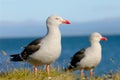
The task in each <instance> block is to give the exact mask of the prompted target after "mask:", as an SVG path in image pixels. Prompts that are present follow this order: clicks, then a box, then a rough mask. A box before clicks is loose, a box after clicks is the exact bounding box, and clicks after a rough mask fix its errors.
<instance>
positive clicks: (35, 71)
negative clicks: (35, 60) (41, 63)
mask: <svg viewBox="0 0 120 80" xmlns="http://www.w3.org/2000/svg"><path fill="white" fill-rule="evenodd" d="M34 75H35V76H36V75H37V67H36V66H34Z"/></svg>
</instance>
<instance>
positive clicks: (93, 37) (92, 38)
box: [90, 32, 107, 42]
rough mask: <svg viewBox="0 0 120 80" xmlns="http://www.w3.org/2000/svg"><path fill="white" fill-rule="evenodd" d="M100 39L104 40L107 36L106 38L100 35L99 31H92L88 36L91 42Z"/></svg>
mask: <svg viewBox="0 0 120 80" xmlns="http://www.w3.org/2000/svg"><path fill="white" fill-rule="evenodd" d="M101 40H104V41H106V40H107V38H106V37H103V36H102V35H101V34H100V33H98V32H94V33H92V34H91V36H90V41H91V42H99V41H101Z"/></svg>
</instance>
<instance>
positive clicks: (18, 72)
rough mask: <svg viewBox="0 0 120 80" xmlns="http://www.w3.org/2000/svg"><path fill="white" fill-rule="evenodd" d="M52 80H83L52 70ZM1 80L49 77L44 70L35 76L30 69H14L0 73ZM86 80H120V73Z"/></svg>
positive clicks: (76, 76)
mask: <svg viewBox="0 0 120 80" xmlns="http://www.w3.org/2000/svg"><path fill="white" fill-rule="evenodd" d="M49 76H50V77H51V78H52V79H51V80H82V79H80V78H79V75H77V74H72V73H70V72H63V71H58V70H56V69H51V71H50V75H49ZM0 80H48V75H47V73H46V72H45V71H44V70H39V71H38V75H37V76H34V74H33V72H32V71H30V70H28V69H14V70H13V71H8V72H6V73H0ZM84 80H120V73H116V74H109V75H105V76H103V77H93V78H91V79H90V78H89V77H87V78H86V79H84Z"/></svg>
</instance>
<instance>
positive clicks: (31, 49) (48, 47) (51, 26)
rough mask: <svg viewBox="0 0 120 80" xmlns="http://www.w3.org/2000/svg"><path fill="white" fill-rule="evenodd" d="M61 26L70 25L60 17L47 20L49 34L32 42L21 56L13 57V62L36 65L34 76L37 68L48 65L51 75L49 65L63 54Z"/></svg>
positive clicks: (54, 16) (15, 55)
mask: <svg viewBox="0 0 120 80" xmlns="http://www.w3.org/2000/svg"><path fill="white" fill-rule="evenodd" d="M60 24H70V22H69V21H68V20H65V19H63V18H62V17H60V16H56V15H52V16H50V17H48V18H47V20H46V26H47V34H46V35H45V36H44V37H43V38H39V39H36V40H34V41H32V42H31V43H30V44H28V46H26V47H25V49H24V50H23V51H22V52H21V53H20V54H13V55H11V59H10V60H11V61H15V62H16V61H27V62H29V63H30V64H32V65H34V74H35V75H36V74H37V66H42V65H46V72H47V73H48V74H49V65H50V64H51V63H53V62H54V61H55V60H56V59H58V58H59V56H60V53H61V33H60V30H59V25H60Z"/></svg>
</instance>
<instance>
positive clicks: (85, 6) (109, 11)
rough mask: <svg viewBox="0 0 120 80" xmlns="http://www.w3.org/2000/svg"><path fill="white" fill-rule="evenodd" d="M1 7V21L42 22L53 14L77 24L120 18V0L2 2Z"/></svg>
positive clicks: (9, 0)
mask: <svg viewBox="0 0 120 80" xmlns="http://www.w3.org/2000/svg"><path fill="white" fill-rule="evenodd" d="M0 6H1V7H0V17H1V18H0V21H3V20H4V21H16V22H19V21H25V20H29V19H30V20H38V21H40V20H45V19H46V18H47V17H48V16H49V15H51V14H57V15H60V16H62V17H65V18H68V19H70V20H72V21H76V22H80V21H81V22H83V21H92V20H99V19H105V18H113V17H120V0H0Z"/></svg>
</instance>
